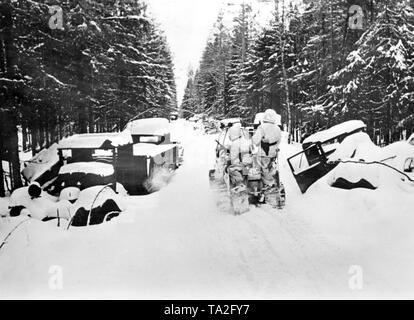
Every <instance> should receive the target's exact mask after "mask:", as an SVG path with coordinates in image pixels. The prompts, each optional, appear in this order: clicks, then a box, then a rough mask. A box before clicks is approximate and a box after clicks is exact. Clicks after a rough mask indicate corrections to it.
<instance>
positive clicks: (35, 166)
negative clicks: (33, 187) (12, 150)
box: [22, 143, 61, 185]
mask: <svg viewBox="0 0 414 320" xmlns="http://www.w3.org/2000/svg"><path fill="white" fill-rule="evenodd" d="M57 147H58V145H57V143H55V144H53V145H52V146H50V147H49V148H47V149H44V150H42V151H40V152H39V153H38V154H36V155H35V156H34V157H33V158H32V159H30V160H29V161H27V162H25V163H24V166H25V168H24V169H23V171H22V176H23V179H24V180H25V181H26V182H28V183H29V182H35V181H36V182H38V183H39V184H40V185H44V184H45V183H47V182H48V181H50V180H52V179H53V178H54V177H56V175H57V174H58V172H59V168H60V167H61V163H60V161H59V153H58V150H57Z"/></svg>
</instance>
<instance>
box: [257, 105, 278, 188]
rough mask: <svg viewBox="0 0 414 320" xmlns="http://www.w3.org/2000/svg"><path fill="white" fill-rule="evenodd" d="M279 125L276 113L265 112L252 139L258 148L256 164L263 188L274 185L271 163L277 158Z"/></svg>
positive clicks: (274, 172)
mask: <svg viewBox="0 0 414 320" xmlns="http://www.w3.org/2000/svg"><path fill="white" fill-rule="evenodd" d="M279 124H280V116H279V115H278V114H277V113H276V111H274V110H272V109H268V110H266V111H265V113H264V116H263V119H262V121H261V124H260V126H259V127H258V128H257V131H256V133H255V134H254V136H253V138H252V140H253V144H254V145H255V146H257V147H258V153H257V164H258V166H259V167H260V169H261V171H262V182H263V185H264V187H265V188H266V187H272V186H273V185H274V183H275V179H274V176H275V174H276V168H275V167H274V166H273V163H274V159H275V158H277V155H278V152H279V145H280V143H281V139H282V132H281V130H280V127H279Z"/></svg>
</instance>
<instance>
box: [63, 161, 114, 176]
mask: <svg viewBox="0 0 414 320" xmlns="http://www.w3.org/2000/svg"><path fill="white" fill-rule="evenodd" d="M72 173H86V174H95V175H97V176H102V177H108V176H112V175H113V174H114V173H115V170H114V167H113V165H111V164H107V163H102V162H75V163H70V164H67V165H65V166H63V167H62V168H60V170H59V174H60V175H61V174H72Z"/></svg>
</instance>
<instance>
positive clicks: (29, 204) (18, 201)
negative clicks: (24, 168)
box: [9, 187, 71, 220]
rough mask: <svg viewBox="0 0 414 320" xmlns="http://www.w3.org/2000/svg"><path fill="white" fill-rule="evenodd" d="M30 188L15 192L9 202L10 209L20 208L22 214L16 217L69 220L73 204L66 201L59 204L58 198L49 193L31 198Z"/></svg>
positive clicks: (18, 213) (17, 213)
mask: <svg viewBox="0 0 414 320" xmlns="http://www.w3.org/2000/svg"><path fill="white" fill-rule="evenodd" d="M28 189H29V187H23V188H19V189H17V190H15V191H14V192H13V193H12V195H11V197H10V201H9V207H10V208H11V209H13V208H19V211H20V212H16V213H15V214H14V215H20V214H22V215H29V216H30V217H32V218H34V219H37V220H44V219H46V218H57V217H61V218H65V219H68V218H69V216H70V215H69V207H70V206H71V204H70V203H69V202H66V201H62V202H58V201H57V198H55V197H52V196H50V195H49V194H48V193H46V192H43V191H42V193H41V195H40V197H38V198H33V199H32V198H31V197H30V195H29V192H28Z"/></svg>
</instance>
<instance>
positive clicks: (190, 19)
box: [147, 0, 273, 103]
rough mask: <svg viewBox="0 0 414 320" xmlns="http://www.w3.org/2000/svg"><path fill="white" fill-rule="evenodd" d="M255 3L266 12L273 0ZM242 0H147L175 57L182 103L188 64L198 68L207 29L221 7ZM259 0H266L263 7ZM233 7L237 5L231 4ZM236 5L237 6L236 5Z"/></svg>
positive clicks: (257, 0)
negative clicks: (265, 4) (265, 5)
mask: <svg viewBox="0 0 414 320" xmlns="http://www.w3.org/2000/svg"><path fill="white" fill-rule="evenodd" d="M245 1H246V2H254V3H256V4H257V5H260V8H265V9H263V10H261V11H266V12H269V6H268V5H269V3H270V5H271V8H273V7H272V0H245ZM242 2H243V0H147V3H148V5H149V9H150V11H151V12H152V13H153V16H154V17H155V19H156V21H157V22H159V23H160V24H161V27H162V29H163V30H164V31H165V33H166V36H167V40H168V43H169V45H170V47H171V51H172V54H173V57H174V63H175V75H176V81H177V93H178V102H179V103H181V99H182V96H183V94H184V89H185V86H186V84H187V73H188V70H189V67H190V66H192V67H193V68H194V69H196V68H198V64H199V61H200V58H201V55H202V53H203V50H204V48H205V45H206V42H207V39H208V36H209V34H210V30H211V28H212V27H213V24H214V22H215V21H216V19H217V16H218V14H219V11H220V9H221V8H223V7H224V6H227V5H228V4H229V3H231V4H236V5H237V4H241V3H242ZM261 2H267V7H262V5H261V4H260V3H261ZM234 7H236V6H234ZM236 8H237V7H236Z"/></svg>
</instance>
